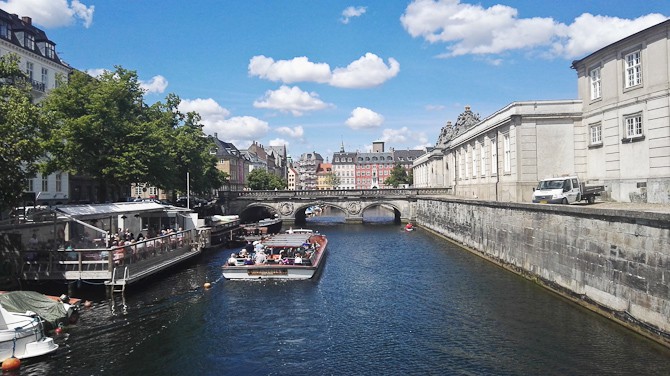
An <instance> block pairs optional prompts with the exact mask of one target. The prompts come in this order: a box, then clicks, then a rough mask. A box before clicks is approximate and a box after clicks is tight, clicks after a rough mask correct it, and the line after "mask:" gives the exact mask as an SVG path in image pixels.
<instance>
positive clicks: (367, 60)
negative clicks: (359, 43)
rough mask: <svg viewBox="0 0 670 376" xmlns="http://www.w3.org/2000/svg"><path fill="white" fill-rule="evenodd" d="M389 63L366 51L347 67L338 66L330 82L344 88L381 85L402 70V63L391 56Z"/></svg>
mask: <svg viewBox="0 0 670 376" xmlns="http://www.w3.org/2000/svg"><path fill="white" fill-rule="evenodd" d="M388 61H389V65H388V66H387V65H386V64H385V63H384V60H383V59H381V58H380V57H379V56H377V55H375V54H373V53H370V52H368V53H366V54H365V56H362V57H361V58H360V59H358V60H356V61H354V62H352V63H351V64H349V65H348V66H347V67H346V68H336V69H335V70H334V71H333V77H332V78H331V79H330V84H331V85H333V86H337V87H344V88H368V87H373V86H379V85H381V84H383V83H384V82H386V81H388V80H389V79H391V78H393V77H395V76H396V75H397V74H398V72H399V71H400V63H398V61H396V60H395V59H394V58H389V60H388Z"/></svg>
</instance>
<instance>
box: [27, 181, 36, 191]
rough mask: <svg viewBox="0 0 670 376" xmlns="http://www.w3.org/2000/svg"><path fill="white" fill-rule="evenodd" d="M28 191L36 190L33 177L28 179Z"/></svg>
mask: <svg viewBox="0 0 670 376" xmlns="http://www.w3.org/2000/svg"><path fill="white" fill-rule="evenodd" d="M26 191H28V192H35V182H34V181H33V179H28V187H27V188H26Z"/></svg>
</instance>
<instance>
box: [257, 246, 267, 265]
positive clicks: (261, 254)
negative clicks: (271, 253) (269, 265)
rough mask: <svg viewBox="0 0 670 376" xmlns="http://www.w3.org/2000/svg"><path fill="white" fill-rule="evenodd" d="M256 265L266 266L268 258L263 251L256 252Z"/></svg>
mask: <svg viewBox="0 0 670 376" xmlns="http://www.w3.org/2000/svg"><path fill="white" fill-rule="evenodd" d="M255 261H256V264H265V262H266V261H267V256H266V255H265V252H263V250H262V249H261V250H260V251H257V252H256V260H255Z"/></svg>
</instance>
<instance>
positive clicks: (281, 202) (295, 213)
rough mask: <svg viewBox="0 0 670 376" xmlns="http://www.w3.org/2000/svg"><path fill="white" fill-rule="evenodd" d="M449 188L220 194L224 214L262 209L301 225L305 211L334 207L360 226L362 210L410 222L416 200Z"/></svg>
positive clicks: (441, 193)
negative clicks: (383, 211) (389, 212)
mask: <svg viewBox="0 0 670 376" xmlns="http://www.w3.org/2000/svg"><path fill="white" fill-rule="evenodd" d="M450 193H451V188H401V189H360V190H308V191H236V192H221V197H222V198H223V199H224V202H225V203H226V205H225V206H226V207H227V212H229V213H233V214H239V215H242V214H243V213H244V212H245V211H246V210H249V209H252V208H259V207H261V208H266V209H268V210H269V211H271V212H273V213H275V214H277V215H278V216H279V217H280V218H282V219H283V220H284V223H296V222H297V223H304V220H305V218H306V215H305V209H307V208H309V207H310V206H314V205H320V206H321V205H325V206H329V207H334V208H337V209H339V210H341V211H342V212H343V213H344V217H345V221H346V222H347V223H362V222H363V213H364V212H365V210H366V209H368V208H371V207H375V206H382V207H385V208H388V209H392V210H393V212H394V213H395V221H396V222H398V223H400V222H407V221H414V220H415V216H416V208H415V204H416V199H417V197H434V196H438V197H442V196H445V195H448V194H450Z"/></svg>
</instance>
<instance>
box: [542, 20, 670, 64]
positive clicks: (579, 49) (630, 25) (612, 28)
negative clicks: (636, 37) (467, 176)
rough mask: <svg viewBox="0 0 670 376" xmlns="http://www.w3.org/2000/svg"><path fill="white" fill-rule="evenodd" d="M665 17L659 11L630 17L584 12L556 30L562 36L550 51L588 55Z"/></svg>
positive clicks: (564, 54)
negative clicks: (570, 22) (595, 14)
mask: <svg viewBox="0 0 670 376" xmlns="http://www.w3.org/2000/svg"><path fill="white" fill-rule="evenodd" d="M666 19H667V17H665V16H663V15H661V14H648V15H645V16H641V17H638V18H635V19H632V20H631V19H622V18H617V17H607V16H594V15H592V14H589V13H584V14H582V15H581V16H579V17H577V18H576V19H575V21H574V22H573V23H572V24H571V25H569V26H565V27H563V28H560V29H559V30H558V35H559V37H561V40H560V41H558V42H556V43H555V44H554V45H553V46H552V53H553V54H554V55H555V56H565V57H566V58H568V57H580V56H584V55H588V54H590V53H592V52H595V51H597V50H599V49H600V48H602V47H605V46H606V45H608V44H611V43H613V42H616V41H617V40H620V39H623V38H625V37H627V36H629V35H632V34H635V33H637V32H638V31H641V30H644V29H646V28H648V27H651V26H653V25H656V24H658V23H661V22H663V21H665V20H666Z"/></svg>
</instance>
